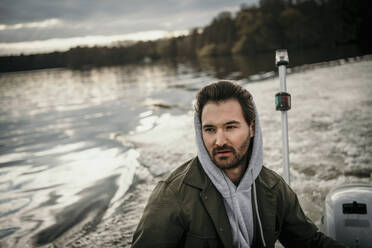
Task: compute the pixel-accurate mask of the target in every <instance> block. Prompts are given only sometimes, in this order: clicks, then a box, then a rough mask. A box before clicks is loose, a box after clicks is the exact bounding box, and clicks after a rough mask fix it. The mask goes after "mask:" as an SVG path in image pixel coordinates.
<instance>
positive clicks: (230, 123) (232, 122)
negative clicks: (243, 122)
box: [225, 121, 240, 125]
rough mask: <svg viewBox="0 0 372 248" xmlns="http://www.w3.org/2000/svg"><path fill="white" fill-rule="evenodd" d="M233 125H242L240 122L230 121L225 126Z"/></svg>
mask: <svg viewBox="0 0 372 248" xmlns="http://www.w3.org/2000/svg"><path fill="white" fill-rule="evenodd" d="M232 124H239V125H240V122H239V121H228V122H226V123H225V125H232Z"/></svg>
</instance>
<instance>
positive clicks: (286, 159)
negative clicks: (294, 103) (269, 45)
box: [279, 65, 291, 185]
mask: <svg viewBox="0 0 372 248" xmlns="http://www.w3.org/2000/svg"><path fill="white" fill-rule="evenodd" d="M279 78H280V90H281V91H282V92H287V85H286V66H285V65H281V66H279ZM281 112H282V136H283V159H284V171H283V172H284V173H283V174H284V180H285V181H286V182H287V184H288V185H290V184H291V178H290V174H289V145H288V117H287V111H281Z"/></svg>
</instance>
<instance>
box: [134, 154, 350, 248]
mask: <svg viewBox="0 0 372 248" xmlns="http://www.w3.org/2000/svg"><path fill="white" fill-rule="evenodd" d="M255 183H256V191H257V202H258V208H259V209H258V212H259V214H260V218H261V222H262V227H263V236H264V240H265V242H266V247H274V246H275V242H276V240H278V239H279V240H280V242H281V243H282V244H283V245H284V246H285V247H343V246H342V245H339V244H338V243H336V242H335V241H333V240H331V239H330V238H328V237H326V236H325V235H323V234H322V233H320V232H318V231H317V228H316V226H315V225H314V224H313V223H312V222H311V221H310V220H309V219H308V218H307V217H306V216H305V214H304V213H303V211H302V209H301V207H300V205H299V203H298V199H297V196H296V194H295V193H294V192H293V191H292V190H291V189H290V188H289V186H288V185H287V184H286V183H285V182H284V181H283V179H282V178H281V177H280V176H279V175H277V174H276V173H275V172H273V171H271V170H269V169H267V168H265V167H263V168H262V170H261V172H260V174H259V176H258V177H257V179H256V180H255ZM254 205H255V204H252V207H253V214H254V218H253V219H254V223H253V226H254V231H253V233H254V234H253V243H252V245H251V247H264V245H263V241H262V238H261V233H260V228H259V225H258V223H257V216H256V211H255V206H254ZM232 243H233V239H232V232H231V226H230V223H229V220H228V217H227V214H226V211H225V205H224V203H223V198H222V196H221V195H220V193H219V192H218V191H217V190H216V189H215V187H214V186H213V184H212V183H211V181H210V179H209V178H208V176H207V175H206V174H205V172H204V170H203V169H202V167H201V165H200V163H199V161H198V159H197V158H194V159H193V160H191V161H189V162H187V163H185V164H184V165H182V166H180V167H179V168H178V169H176V170H175V171H174V172H173V173H172V174H171V175H170V176H169V177H168V178H167V179H166V180H163V181H160V182H159V183H158V185H157V186H156V187H155V189H154V191H153V192H152V194H151V196H150V198H149V200H148V203H147V206H146V207H145V210H144V213H143V216H142V218H141V220H140V222H139V224H138V226H137V230H136V231H135V233H134V235H133V243H132V247H133V248H140V247H141V248H143V247H156V248H160V247H190V248H191V247H192V248H196V247H228V248H232V247H233V246H232Z"/></svg>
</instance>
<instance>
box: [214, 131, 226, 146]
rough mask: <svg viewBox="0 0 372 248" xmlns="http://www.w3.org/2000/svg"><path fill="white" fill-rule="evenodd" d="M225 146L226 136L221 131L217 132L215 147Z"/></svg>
mask: <svg viewBox="0 0 372 248" xmlns="http://www.w3.org/2000/svg"><path fill="white" fill-rule="evenodd" d="M225 144H226V135H225V132H224V131H223V130H218V131H217V134H216V146H223V145H225Z"/></svg>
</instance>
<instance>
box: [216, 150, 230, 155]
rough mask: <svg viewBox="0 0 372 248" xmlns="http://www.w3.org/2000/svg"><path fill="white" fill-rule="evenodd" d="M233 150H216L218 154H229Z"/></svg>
mask: <svg viewBox="0 0 372 248" xmlns="http://www.w3.org/2000/svg"><path fill="white" fill-rule="evenodd" d="M231 152H232V151H231V150H218V151H217V152H216V154H217V155H229V154H230V153H231Z"/></svg>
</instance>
